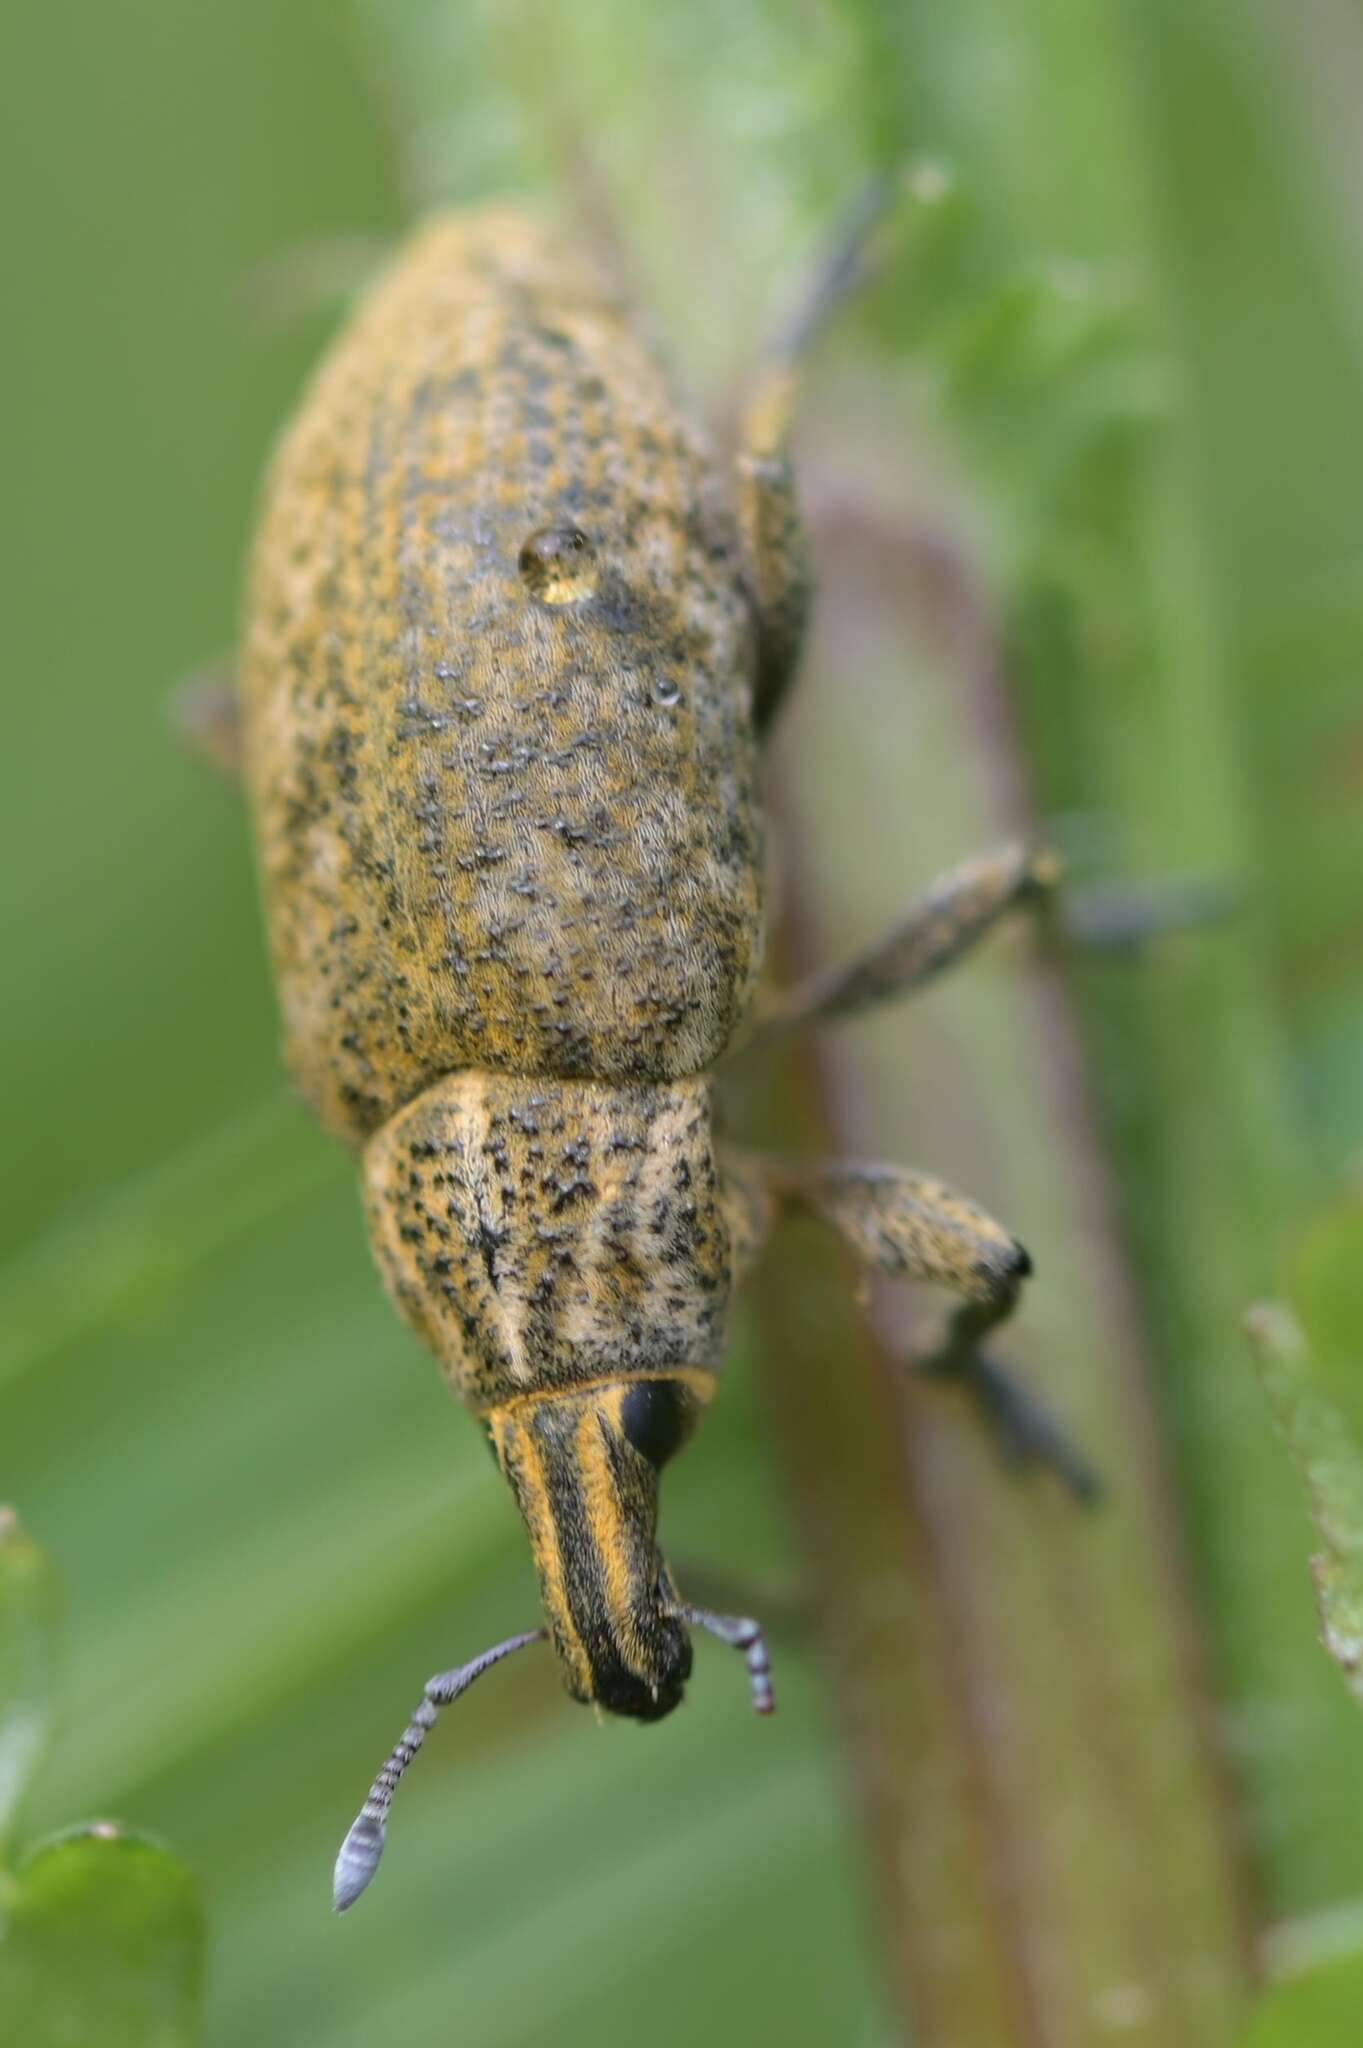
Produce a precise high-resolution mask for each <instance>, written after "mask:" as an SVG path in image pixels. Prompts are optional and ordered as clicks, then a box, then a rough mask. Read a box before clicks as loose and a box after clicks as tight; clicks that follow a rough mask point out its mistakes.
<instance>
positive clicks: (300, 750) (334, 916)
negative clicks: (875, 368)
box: [241, 208, 761, 1717]
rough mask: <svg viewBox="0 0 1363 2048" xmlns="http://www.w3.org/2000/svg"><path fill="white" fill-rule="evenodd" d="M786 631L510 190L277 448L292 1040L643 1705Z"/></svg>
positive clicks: (731, 508) (553, 1555)
mask: <svg viewBox="0 0 1363 2048" xmlns="http://www.w3.org/2000/svg"><path fill="white" fill-rule="evenodd" d="M758 631H759V627H758V620H757V617H756V613H755V609H754V605H753V602H752V600H751V597H750V594H749V589H748V586H747V584H746V582H745V577H744V570H743V549H742V541H741V535H740V528H739V522H738V516H737V512H736V509H735V504H734V494H733V492H732V490H731V489H730V488H728V487H727V485H726V482H725V479H724V478H723V477H722V475H721V472H720V470H719V468H718V467H717V465H716V464H715V462H714V461H713V459H712V458H711V456H710V454H709V453H708V451H707V449H706V446H705V444H704V442H703V440H702V438H701V437H700V435H699V433H698V431H697V430H696V428H695V427H694V426H693V425H692V424H691V423H690V422H689V421H688V419H687V418H686V417H685V415H684V414H683V413H682V411H681V410H680V409H679V408H678V406H677V404H676V402H675V400H674V399H673V397H672V394H671V392H670V390H669V388H668V385H667V383H666V381H665V379H664V377H663V376H662V374H661V372H660V371H659V369H658V368H657V366H656V365H655V363H654V362H653V360H652V358H651V356H650V355H649V353H648V352H647V350H646V349H645V348H644V347H643V346H642V345H641V343H640V342H639V340H638V338H637V337H636V335H635V333H634V331H633V329H632V327H631V325H630V323H629V321H628V319H627V318H626V315H625V312H624V310H623V308H622V306H621V304H620V302H619V299H618V297H617V296H616V295H615V294H614V293H613V292H612V290H611V289H610V287H609V286H608V285H607V284H606V282H605V281H604V279H603V278H602V277H601V275H600V274H599V273H598V272H597V271H596V270H595V268H594V267H593V265H592V264H591V263H590V261H589V260H588V259H587V258H586V257H585V256H584V255H583V254H582V253H581V252H580V251H577V250H575V249H573V248H572V247H571V245H565V244H564V243H563V242H562V240H561V239H560V238H558V237H556V236H555V235H554V234H553V233H552V232H551V231H550V230H549V229H548V228H547V227H545V226H542V225H540V224H539V223H537V222H536V221H534V220H533V219H531V218H529V217H527V216H525V215H523V214H520V213H518V212H513V211H510V210H508V209H505V208H496V209H488V210H485V211H480V212H476V213H471V214H468V215H464V216H454V217H451V218H448V219H442V220H439V221H437V222H436V223H434V224H433V225H431V226H430V227H428V228H427V229H426V230H424V231H423V232H422V233H421V234H420V235H419V236H418V237H417V238H416V239H415V240H414V242H413V243H412V244H411V245H410V247H409V248H408V250H407V252H406V253H405V255H403V256H402V257H401V258H400V260H399V261H398V262H397V264H396V265H395V266H394V268H393V269H392V270H391V272H390V273H389V275H388V276H387V278H386V279H385V280H384V281H383V283H382V284H381V285H380V286H379V287H378V288H377V289H376V291H375V292H374V294H373V295H372V296H371V297H370V299H369V300H368V301H367V303H366V304H365V305H364V307H363V308H362V310H361V311H360V313H359V316H358V318H357V319H356V320H355V322H354V324H353V325H352V327H351V328H350V330H349V332H348V333H347V334H345V335H344V336H343V337H342V339H341V341H340V342H339V344H338V345H337V347H336V348H335V349H334V351H333V353H332V355H331V356H330V358H329V359H328V361H327V362H326V363H325V364H324V366H323V368H322V370H321V372H320V374H319V376H318V377H317V379H316V381H315V383H314V385H313V387H312V389H311V391H310V393H309V394H308V396H307V397H306V398H305V400H304V403H303V405H302V407H301V409H300V411H299V413H298V415H297V417H296V419H295V421H294V422H293V424H292V426H291V427H290V429H289V430H288V432H287V434H286V436H285V438H284V440H283V442H282V444H281V447H280V449H279V451H278V453H277V455H276V458H275V461H274V463H273V466H272V469H271V472H270V476H269V479H268V482H267V486H266V492H265V502H264V508H263V513H262V518H261V523H260V528H259V536H258V540H257V545H256V550H255V556H254V565H253V570H252V575H251V582H250V594H249V614H248V621H247V633H246V640H245V648H244V660H243V667H242V677H241V689H242V697H243V707H244V714H245V762H246V769H247V776H248V781H249V785H250V789H251V793H252V800H253V805H254V809H255V815H256V828H257V843H258V847H259V857H260V865H261V872H262V877H263V885H264V896H265V904H266V911H267V918H268V923H269V929H270V939H271V950H272V954H273V960H274V968H275V974H276V979H277V983H278V987H279V991H280V998H281V1005H282V1010H283V1017H284V1036H285V1049H286V1057H287V1060H288V1064H289V1067H290V1070H291V1072H292V1074H293V1077H294V1079H295V1081H296V1083H297V1085H298V1086H299V1088H300V1089H301V1091H302V1092H303V1094H304V1095H305V1096H306V1097H307V1098H308V1100H309V1101H310V1102H311V1103H312V1104H313V1106H314V1108H315V1109H316V1110H317V1112H318V1114H319V1115H320V1116H321V1117H322V1119H323V1120H324V1121H325V1122H326V1123H327V1124H328V1125H329V1126H330V1127H331V1128H332V1129H333V1130H335V1131H336V1132H338V1133H339V1134H340V1135H342V1136H343V1137H345V1138H346V1139H348V1140H349V1141H350V1142H351V1143H352V1144H353V1145H355V1146H357V1147H362V1148H363V1150H364V1171H365V1180H366V1188H367V1196H368V1209H369V1216H370V1223H371V1232H372V1237H373V1241H374V1244H375V1247H376V1250H377V1253H378V1257H379V1262H380V1266H381V1268H382V1270H383V1272H384V1275H385V1278H386V1280H387V1282H388V1285H389V1287H390V1289H391V1290H392V1292H393V1295H394V1297H395V1299H396V1301H397V1302H398V1304H399V1306H400V1308H401V1309H402V1311H403V1313H404V1314H405V1315H406V1317H407V1318H408V1320H409V1321H410V1322H411V1323H412V1324H413V1325H414V1327H415V1328H416V1329H417V1330H418V1331H419V1332H420V1333H421V1335H422V1336H423V1337H424V1338H426V1339H427V1340H428V1341H429V1342H430V1343H431V1344H432V1346H433V1348H434V1349H435V1350H436V1352H437V1353H438V1355H439V1357H440V1359H441V1361H442V1363H443V1366H444V1369H445V1372H446V1374H447V1375H448V1377H449V1379H450V1381H451V1383H452V1385H453V1386H454V1387H455V1389H456V1390H457V1391H458V1392H459V1394H460V1395H461V1396H462V1397H463V1398H464V1399H465V1400H466V1401H467V1402H468V1403H469V1404H470V1405H471V1406H472V1407H473V1408H474V1409H475V1410H476V1411H477V1412H478V1413H479V1414H480V1415H481V1416H482V1417H483V1418H484V1419H485V1421H486V1422H487V1424H488V1426H489V1428H490V1432H491V1434H492V1437H493V1440H494V1442H495V1444H496V1446H497V1451H498V1455H499V1458H500V1461H501V1463H502V1466H503V1468H504V1470H505V1471H506V1473H507V1475H508V1477H509V1478H510V1480H511V1483H512V1485H513V1488H514V1490H515V1492H516V1496H517V1499H518V1501H519V1504H520V1506H521V1509H522V1512H523V1514H524V1516H525V1519H526V1524H527V1528H528V1530H529V1532H530V1535H531V1539H532V1542H533V1544H534V1547H535V1552H536V1557H537V1560H538V1565H539V1571H540V1577H541V1584H542V1588H543V1592H544V1599H545V1606H546V1612H547V1615H548V1619H549V1622H550V1627H551V1632H552V1634H553V1638H554V1642H555V1645H556V1648H557V1649H558V1652H559V1655H560V1658H561V1660H562V1663H563V1667H564V1671H565V1675H566V1677H567V1681H568V1684H569V1687H570V1689H571V1690H572V1692H573V1693H574V1694H575V1695H576V1696H577V1697H579V1698H583V1699H596V1700H599V1701H601V1703H602V1704H604V1705H606V1706H609V1707H614V1708H617V1709H619V1710H621V1711H625V1712H633V1713H638V1714H643V1715H645V1716H649V1717H651V1716H652V1715H653V1714H655V1713H656V1712H657V1711H659V1710H660V1708H662V1707H664V1706H666V1705H672V1704H675V1701H676V1698H677V1697H679V1693H680V1679H681V1677H682V1676H684V1669H683V1667H684V1666H685V1665H686V1664H688V1663H689V1652H687V1651H686V1650H685V1643H684V1636H682V1634H681V1631H680V1630H679V1628H678V1626H677V1624H676V1623H675V1622H666V1621H664V1620H663V1619H662V1617H661V1615H660V1613H659V1594H658V1586H659V1574H660V1570H661V1566H660V1561H659V1560H658V1559H657V1558H656V1555H655V1552H654V1547H653V1519H654V1514H655V1491H656V1477H655V1471H656V1467H655V1464H654V1462H652V1461H651V1460H650V1458H649V1457H647V1456H646V1455H644V1453H642V1452H640V1451H638V1450H636V1449H635V1448H633V1446H632V1445H631V1442H630V1440H629V1436H628V1434H627V1433H626V1432H625V1430H624V1429H623V1427H622V1422H621V1409H622V1404H624V1403H628V1402H629V1401H630V1398H631V1391H632V1390H633V1389H634V1388H635V1387H636V1386H637V1385H638V1384H640V1383H642V1382H648V1383H649V1385H650V1386H651V1388H652V1392H651V1393H649V1394H646V1395H635V1397H634V1404H633V1408H632V1409H631V1408H628V1407H627V1408H626V1409H625V1417H626V1420H628V1419H629V1417H630V1415H631V1414H636V1415H641V1414H642V1410H641V1403H650V1402H651V1403H652V1405H653V1406H654V1407H657V1406H658V1405H659V1404H662V1405H664V1406H670V1407H671V1408H672V1409H674V1410H675V1422H676V1425H677V1431H678V1433H679V1431H680V1427H681V1425H682V1424H683V1423H685V1422H687V1421H689V1420H690V1418H691V1414H692V1412H693V1411H694V1409H695V1407H696V1406H697V1405H698V1404H699V1403H700V1402H702V1401H703V1400H704V1399H705V1398H707V1397H708V1394H709V1391H710V1389H711V1386H712V1384H713V1375H714V1374H715V1372H716V1371H717V1370H718V1368H719V1366H720V1365H721V1363H722V1359H723V1350H724V1326H725V1314H726V1309H727V1304H728V1296H729V1280H730V1270H731V1263H732V1262H731V1253H730V1245H729V1231H728V1225H727V1222H726V1217H725V1210H724V1204H723V1202H722V1200H721V1194H720V1188H719V1182H718V1175H717V1169H716V1165H715V1159H714V1150H713V1144H712V1140H711V1134H710V1123H711V1117H710V1089H709V1084H708V1082H707V1081H706V1080H705V1079H704V1078H703V1077H704V1075H705V1074H706V1073H707V1072H708V1070H709V1069H711V1068H712V1067H713V1066H714V1064H715V1061H716V1059H717V1058H718V1057H719V1056H720V1055H721V1054H722V1052H723V1051H724V1048H725V1047H726V1045H727V1044H728V1042H729V1040H730V1038H731V1037H732V1035H733V1033H734V1030H735V1027H736V1025H737V1024H738V1022H739V1020H740V1018H741V1017H742V1015H743V1013H744V1011H745V1009H746V1008H747V1005H748V1001H749V998H750V994H751V991H752V987H753V982H754V978H755V975H756V971H757V967H758V962H759V957H760V951H761V908H760V859H761V847H760V830H759V821H758V814H757V809H756V804H755V798H754V788H753V778H754V751H755V738H754V731H753V718H752V695H753V687H752V677H753V672H754V663H755V659H756V648H757V641H758ZM664 1382H665V1383H666V1384H665V1386H664V1385H663V1383H664ZM635 1433H636V1434H637V1435H639V1436H640V1438H641V1440H642V1438H643V1436H644V1435H645V1434H646V1432H645V1431H644V1430H643V1428H642V1422H640V1424H639V1426H638V1427H637V1428H636V1432H635Z"/></svg>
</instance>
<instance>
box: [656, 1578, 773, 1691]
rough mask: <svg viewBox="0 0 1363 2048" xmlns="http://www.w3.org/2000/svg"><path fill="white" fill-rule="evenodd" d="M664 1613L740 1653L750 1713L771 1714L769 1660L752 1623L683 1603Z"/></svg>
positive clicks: (754, 1623)
mask: <svg viewBox="0 0 1363 2048" xmlns="http://www.w3.org/2000/svg"><path fill="white" fill-rule="evenodd" d="M667 1612H668V1613H669V1614H672V1615H674V1616H675V1617H676V1619H677V1620H678V1621H686V1622H689V1623H690V1624H691V1626H692V1627H693V1628H703V1629H705V1630H707V1631H708V1632H709V1634H710V1635H712V1636H718V1638H719V1640H720V1642H722V1643H727V1644H728V1645H729V1647H730V1649H731V1650H742V1652H743V1661H744V1663H745V1664H746V1665H747V1667H748V1683H749V1685H750V1686H751V1687H752V1703H753V1712H754V1713H756V1714H773V1713H775V1711H776V1695H775V1693H774V1692H773V1691H772V1686H771V1659H770V1657H768V1655H767V1645H766V1639H765V1638H764V1636H763V1634H762V1631H761V1629H760V1628H759V1626H758V1624H757V1623H756V1622H755V1621H753V1620H752V1619H751V1618H750V1617H749V1616H748V1615H743V1614H712V1613H711V1612H710V1609H709V1608H708V1607H688V1606H687V1605H686V1603H685V1601H683V1600H678V1601H675V1602H674V1603H673V1604H672V1605H671V1606H670V1607H669V1608H668V1610H667Z"/></svg>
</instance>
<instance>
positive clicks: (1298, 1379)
mask: <svg viewBox="0 0 1363 2048" xmlns="http://www.w3.org/2000/svg"><path fill="white" fill-rule="evenodd" d="M1247 1327H1248V1329H1249V1333H1250V1337H1251V1339H1252V1341H1253V1344H1254V1349H1255V1354H1256V1356H1257V1358H1258V1362H1259V1376H1260V1379H1261V1380H1262V1382H1263V1386H1264V1391H1265V1393H1266V1394H1267V1395H1268V1398H1269V1402H1270V1404H1271V1406H1272V1409H1273V1415H1274V1419H1275V1420H1276V1422H1277V1424H1278V1427H1279V1429H1280V1430H1281V1431H1282V1433H1283V1436H1284V1437H1285V1438H1286V1440H1287V1444H1288V1448H1289V1449H1290V1451H1291V1453H1292V1456H1293V1458H1294V1460H1295V1461H1296V1464H1297V1467H1298V1470H1299V1471H1300V1473H1301V1476H1302V1479H1303V1480H1304V1482H1305V1485H1306V1490H1307V1494H1308V1497H1309V1500H1310V1504H1311V1515H1312V1519H1313V1520H1314V1522H1315V1524H1316V1527H1317V1529H1318V1531H1319V1532H1320V1536H1321V1539H1322V1543H1323V1548H1322V1549H1321V1550H1319V1551H1318V1552H1317V1553H1316V1555H1315V1556H1314V1557H1313V1558H1312V1559H1311V1573H1312V1577H1313V1578H1314V1580H1315V1585H1316V1601H1317V1605H1318V1606H1319V1608H1320V1619H1321V1630H1322V1634H1323V1636H1324V1639H1325V1646H1326V1648H1327V1649H1328V1650H1329V1652H1330V1655H1331V1656H1332V1657H1333V1658H1334V1659H1335V1661H1336V1663H1337V1664H1338V1665H1339V1666H1340V1668H1341V1669H1342V1671H1343V1672H1344V1674H1345V1676H1346V1677H1347V1679H1348V1681H1349V1684H1350V1686H1351V1687H1352V1689H1353V1691H1354V1693H1355V1694H1356V1695H1357V1696H1358V1697H1359V1698H1360V1699H1363V1455H1361V1454H1360V1450H1359V1445H1358V1443H1357V1441H1356V1440H1355V1439H1354V1437H1353V1436H1352V1435H1351V1433H1350V1430H1349V1428H1348V1425H1347V1423H1346V1422H1345V1419H1344V1417H1343V1416H1342V1415H1341V1413H1340V1411H1339V1409H1338V1408H1337V1407H1336V1405H1335V1403H1334V1402H1333V1400H1332V1399H1331V1398H1330V1396H1329V1394H1328V1393H1327V1392H1326V1391H1325V1386H1324V1384H1323V1382H1322V1378H1321V1375H1320V1370H1319V1367H1318V1365H1317V1363H1316V1361H1315V1358H1314V1357H1313V1355H1312V1351H1311V1348H1310V1346H1309V1345H1308V1342H1307V1339H1306V1335H1305V1333H1304V1331H1303V1330H1302V1327H1301V1325H1300V1323H1299V1322H1298V1321H1297V1319H1296V1317H1295V1315H1294V1314H1293V1312H1292V1310H1291V1309H1289V1308H1286V1307H1283V1306H1281V1305H1279V1304H1277V1303H1264V1304H1261V1305H1260V1306H1259V1307H1257V1308H1255V1309H1253V1310H1252V1311H1251V1312H1250V1316H1249V1318H1248V1323H1247Z"/></svg>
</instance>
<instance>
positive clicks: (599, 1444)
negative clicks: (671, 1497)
mask: <svg viewBox="0 0 1363 2048" xmlns="http://www.w3.org/2000/svg"><path fill="white" fill-rule="evenodd" d="M623 1399H624V1389H623V1388H621V1389H619V1390H618V1391H615V1392H613V1393H611V1394H609V1395H607V1397H606V1399H605V1400H603V1401H601V1402H599V1403H598V1402H595V1401H589V1402H588V1403H587V1406H586V1407H585V1408H584V1410H583V1412H582V1414H581V1416H580V1417H579V1419H578V1425H577V1429H576V1432H575V1446H574V1448H575V1449H576V1452H577V1469H578V1476H579V1478H580V1480H581V1483H582V1502H583V1507H584V1509H585V1511H586V1516H587V1526H588V1528H589V1529H590V1531H591V1537H592V1542H593V1543H594V1544H595V1545H596V1549H597V1553H598V1555H599V1556H600V1559H601V1578H602V1585H603V1588H604V1591H605V1595H606V1612H607V1615H608V1617H609V1620H610V1628H611V1634H612V1635H613V1636H614V1638H615V1642H616V1646H617V1648H618V1650H619V1652H620V1655H621V1658H622V1659H623V1661H624V1662H625V1663H626V1664H627V1665H628V1666H629V1668H630V1669H631V1670H632V1671H633V1672H634V1673H635V1675H636V1676H638V1677H642V1676H643V1675H644V1673H643V1670H642V1668H641V1664H640V1660H639V1658H638V1656H637V1654H636V1652H637V1648H638V1629H637V1627H636V1624H635V1619H634V1613H635V1595H636V1592H637V1590H638V1589H637V1588H636V1586H635V1582H634V1579H633V1577H632V1575H631V1571H630V1557H631V1545H630V1543H629V1540H628V1532H627V1529H626V1525H625V1518H624V1516H623V1514H622V1513H621V1511H620V1493H619V1486H618V1483H617V1481H616V1478H615V1474H614V1473H613V1472H612V1470H611V1463H610V1453H609V1451H608V1449H607V1447H606V1438H605V1433H604V1431H603V1429H602V1426H601V1413H602V1410H605V1411H606V1413H607V1414H608V1415H609V1416H610V1419H611V1421H612V1422H613V1423H614V1424H615V1426H616V1428H617V1429H618V1427H619V1422H620V1404H621V1402H622V1401H623ZM647 1590H648V1589H647V1588H645V1589H644V1591H645V1594H646V1593H647Z"/></svg>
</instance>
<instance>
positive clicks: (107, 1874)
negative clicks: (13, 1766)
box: [0, 1821, 203, 2048]
mask: <svg viewBox="0 0 1363 2048" xmlns="http://www.w3.org/2000/svg"><path fill="white" fill-rule="evenodd" d="M3 1884H4V1890H3V1892H0V2012H3V2013H4V2015H5V2024H6V2028H7V2032H6V2039H8V2040H12V2041H15V2042H19V2041H22V2042H23V2044H24V2048H89V2044H91V2043H92V2042H96V2041H97V2042H98V2043H99V2044H100V2048H190V2044H192V2043H193V2042H194V2041H195V2040H196V2039H197V2036H198V2024H197V2013H198V2004H199V1985H200V1978H201V1974H202V1946H203V1929H202V1921H201V1916H200V1909H199V1898H198V1887H197V1884H196V1882H195V1880H194V1878H193V1877H192V1876H191V1875H190V1873H189V1872H188V1871H187V1870H186V1869H185V1868H184V1866H183V1865H182V1864H180V1863H178V1862H177V1861H176V1860H175V1858H174V1857H173V1856H171V1855H169V1854H168V1853H167V1851H166V1850H165V1849H163V1848H162V1847H161V1846H160V1845H159V1844H158V1843H156V1842H154V1841H151V1840H149V1839H148V1838H147V1837H146V1836H142V1835H133V1834H125V1833H123V1831H122V1830H121V1829H120V1828H118V1827H116V1826H115V1825H114V1824H113V1823H112V1822H110V1821H99V1822H96V1823H95V1824H94V1825H93V1826H90V1827H85V1828H80V1829H76V1830H73V1831H71V1832H70V1833H67V1834H63V1835H56V1836H53V1837H51V1838H50V1839H49V1840H48V1841H46V1842H42V1843H40V1844H39V1845H38V1846H37V1848H35V1849H34V1850H33V1851H32V1852H31V1854H30V1855H29V1856H28V1857H26V1858H25V1860H24V1862H23V1863H22V1864H21V1865H20V1867H19V1870H18V1872H17V1873H16V1875H15V1876H14V1877H13V1878H5V1879H4V1880H3Z"/></svg>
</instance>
